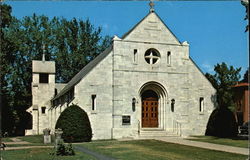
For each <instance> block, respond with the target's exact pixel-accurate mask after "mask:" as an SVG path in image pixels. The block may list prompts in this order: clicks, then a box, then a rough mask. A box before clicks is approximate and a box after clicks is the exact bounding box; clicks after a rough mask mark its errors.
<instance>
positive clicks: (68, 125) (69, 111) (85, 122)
mask: <svg viewBox="0 0 250 160" xmlns="http://www.w3.org/2000/svg"><path fill="white" fill-rule="evenodd" d="M57 128H61V129H62V131H63V134H62V138H63V140H64V141H65V142H89V141H91V138H92V129H91V126H90V122H89V118H88V115H87V113H86V112H85V111H84V110H82V109H81V108H80V107H79V106H77V105H74V104H73V105H71V106H69V107H68V108H66V109H65V110H64V111H63V112H62V113H61V115H60V117H59V118H58V120H57V122H56V129H57Z"/></svg>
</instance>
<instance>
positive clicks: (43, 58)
mask: <svg viewBox="0 0 250 160" xmlns="http://www.w3.org/2000/svg"><path fill="white" fill-rule="evenodd" d="M42 61H43V62H44V61H45V45H43V57H42Z"/></svg>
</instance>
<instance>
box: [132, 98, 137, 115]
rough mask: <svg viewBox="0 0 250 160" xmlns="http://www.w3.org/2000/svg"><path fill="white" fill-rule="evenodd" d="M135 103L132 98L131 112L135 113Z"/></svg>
mask: <svg viewBox="0 0 250 160" xmlns="http://www.w3.org/2000/svg"><path fill="white" fill-rule="evenodd" d="M135 103H136V99H135V98H132V111H133V112H134V111H135Z"/></svg>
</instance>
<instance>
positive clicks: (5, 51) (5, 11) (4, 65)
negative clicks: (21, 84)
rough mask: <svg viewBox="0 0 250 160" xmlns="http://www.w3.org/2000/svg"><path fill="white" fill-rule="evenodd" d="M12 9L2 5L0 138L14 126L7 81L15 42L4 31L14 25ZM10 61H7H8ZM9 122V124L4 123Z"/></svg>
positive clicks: (0, 5) (0, 33)
mask: <svg viewBox="0 0 250 160" xmlns="http://www.w3.org/2000/svg"><path fill="white" fill-rule="evenodd" d="M11 11H12V9H11V7H10V6H8V5H6V4H3V5H2V4H0V12H1V16H0V17H1V19H0V23H1V31H0V36H1V37H0V103H1V104H0V136H1V135H2V131H9V130H11V128H13V126H14V112H13V108H12V107H9V105H8V102H9V101H10V99H11V98H10V97H9V96H7V95H8V83H7V81H6V75H7V74H8V73H10V70H11V66H10V65H9V61H11V60H12V59H13V56H12V55H10V54H9V51H12V50H14V47H13V40H11V39H8V38H7V37H6V36H5V34H4V30H6V29H8V28H9V26H10V24H11V23H12V16H11ZM6 59H7V60H9V61H7V60H6ZM3 122H8V123H3Z"/></svg>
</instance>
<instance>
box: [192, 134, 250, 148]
mask: <svg viewBox="0 0 250 160" xmlns="http://www.w3.org/2000/svg"><path fill="white" fill-rule="evenodd" d="M193 137H194V138H190V139H188V140H192V141H200V142H208V143H214V144H222V145H228V146H233V147H242V148H248V140H241V139H229V138H218V137H213V136H193Z"/></svg>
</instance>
